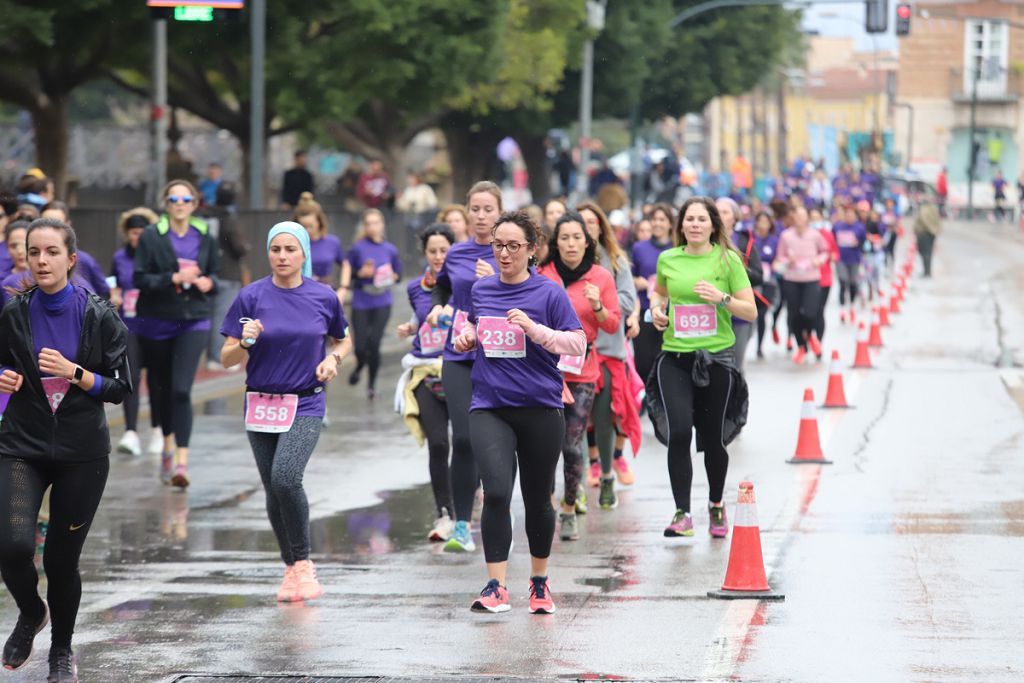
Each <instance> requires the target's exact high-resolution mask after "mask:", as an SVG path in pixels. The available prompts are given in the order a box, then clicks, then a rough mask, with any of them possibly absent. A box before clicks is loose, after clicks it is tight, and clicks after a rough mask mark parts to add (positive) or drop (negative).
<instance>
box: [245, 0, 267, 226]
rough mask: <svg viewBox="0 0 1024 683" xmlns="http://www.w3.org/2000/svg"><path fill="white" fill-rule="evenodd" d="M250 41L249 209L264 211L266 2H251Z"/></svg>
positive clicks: (257, 0)
mask: <svg viewBox="0 0 1024 683" xmlns="http://www.w3.org/2000/svg"><path fill="white" fill-rule="evenodd" d="M249 21H250V22H251V23H250V26H249V30H250V34H251V38H252V46H251V49H252V65H251V66H252V73H251V87H252V103H251V107H250V110H249V208H250V209H262V208H263V131H264V128H265V123H264V118H265V113H264V86H263V82H264V70H263V61H264V59H265V57H266V50H267V45H266V41H267V4H266V0H254V1H253V3H252V14H251V15H250V16H249Z"/></svg>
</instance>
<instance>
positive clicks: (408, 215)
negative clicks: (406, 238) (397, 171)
mask: <svg viewBox="0 0 1024 683" xmlns="http://www.w3.org/2000/svg"><path fill="white" fill-rule="evenodd" d="M395 208H396V209H398V210H399V211H401V212H402V213H404V214H405V225H406V227H407V228H409V229H410V230H412V231H413V232H415V231H418V230H419V229H420V228H421V227H424V226H426V225H427V224H428V223H429V222H430V219H431V218H432V214H433V213H434V212H435V211H437V195H436V194H434V189H433V188H432V187H430V185H427V184H426V183H424V182H421V180H420V174H419V173H416V172H415V171H410V172H409V175H408V176H407V179H406V186H405V189H404V190H402V191H401V192H400V193H399V195H398V200H397V201H396V202H395ZM428 214H431V215H428Z"/></svg>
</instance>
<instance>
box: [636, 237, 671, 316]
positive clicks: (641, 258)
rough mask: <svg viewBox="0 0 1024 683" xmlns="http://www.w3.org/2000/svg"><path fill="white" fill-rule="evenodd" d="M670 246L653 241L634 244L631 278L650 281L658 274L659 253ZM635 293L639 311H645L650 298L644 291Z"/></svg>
mask: <svg viewBox="0 0 1024 683" xmlns="http://www.w3.org/2000/svg"><path fill="white" fill-rule="evenodd" d="M671 246H672V243H671V242H664V243H662V244H658V243H657V242H655V241H654V240H653V239H650V240H641V241H639V242H637V243H636V244H634V245H633V276H634V277H642V278H647V280H648V281H650V279H651V277H652V276H653V275H654V274H655V273H657V272H658V257H659V256H661V252H663V251H665V250H666V249H668V248H669V247H671ZM637 293H638V294H639V295H640V311H641V312H643V311H646V310H647V308H648V306H649V305H650V298H649V297H648V296H647V292H646V291H644V290H640V291H639V292H637Z"/></svg>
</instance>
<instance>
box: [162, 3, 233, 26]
mask: <svg viewBox="0 0 1024 683" xmlns="http://www.w3.org/2000/svg"><path fill="white" fill-rule="evenodd" d="M146 6H147V7H149V12H150V14H151V15H152V17H153V18H154V19H167V20H169V21H188V22H199V23H209V22H214V21H227V22H231V21H238V20H239V19H240V17H241V16H242V13H241V12H240V11H239V10H242V9H245V0H146Z"/></svg>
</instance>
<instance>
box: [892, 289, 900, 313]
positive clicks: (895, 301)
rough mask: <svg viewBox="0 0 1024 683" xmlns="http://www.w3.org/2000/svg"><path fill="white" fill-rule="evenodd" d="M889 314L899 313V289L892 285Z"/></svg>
mask: <svg viewBox="0 0 1024 683" xmlns="http://www.w3.org/2000/svg"><path fill="white" fill-rule="evenodd" d="M889 312H890V313H894V314H895V313H901V311H900V289H899V287H897V286H896V285H893V290H892V296H890V297H889Z"/></svg>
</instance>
